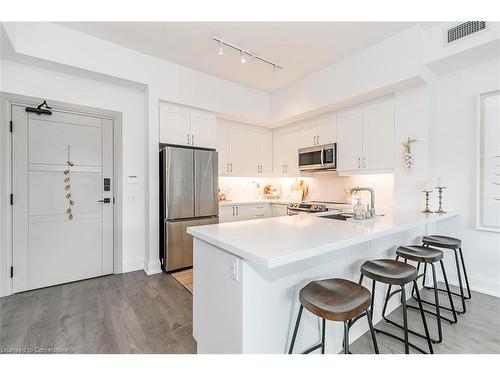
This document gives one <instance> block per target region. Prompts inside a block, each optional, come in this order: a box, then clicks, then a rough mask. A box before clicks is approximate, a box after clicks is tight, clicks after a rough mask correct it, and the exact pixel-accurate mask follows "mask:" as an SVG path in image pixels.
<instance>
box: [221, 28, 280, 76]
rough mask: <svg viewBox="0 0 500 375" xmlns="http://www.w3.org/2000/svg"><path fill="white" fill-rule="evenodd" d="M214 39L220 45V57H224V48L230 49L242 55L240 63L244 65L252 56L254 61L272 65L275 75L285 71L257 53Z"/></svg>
mask: <svg viewBox="0 0 500 375" xmlns="http://www.w3.org/2000/svg"><path fill="white" fill-rule="evenodd" d="M212 39H213V40H215V41H216V42H217V43H218V44H219V50H218V54H219V55H224V47H229V48H230V49H232V50H234V51H236V52H239V53H240V62H241V63H242V64H245V63H246V62H247V57H248V56H250V57H251V58H252V61H253V60H258V61H260V62H263V63H265V64H269V65H271V66H272V67H273V74H278V72H279V70H280V69H284V68H283V67H282V66H281V65H278V64H277V63H276V62H274V61H270V60H268V59H265V58H263V57H262V56H259V55H257V54H255V53H253V52H251V51H247V50H244V49H243V48H241V47H238V46H236V45H234V44H231V43H228V42H225V41H223V40H222V39H220V38H218V37H215V36H213V37H212Z"/></svg>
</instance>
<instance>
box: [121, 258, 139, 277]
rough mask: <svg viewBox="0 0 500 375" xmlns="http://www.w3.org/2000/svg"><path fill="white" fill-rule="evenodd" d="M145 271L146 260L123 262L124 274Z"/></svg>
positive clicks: (127, 260) (126, 260)
mask: <svg viewBox="0 0 500 375" xmlns="http://www.w3.org/2000/svg"><path fill="white" fill-rule="evenodd" d="M143 269H144V258H136V259H125V260H124V261H123V266H122V272H123V273H125V272H132V271H139V270H143Z"/></svg>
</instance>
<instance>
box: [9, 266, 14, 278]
mask: <svg viewBox="0 0 500 375" xmlns="http://www.w3.org/2000/svg"><path fill="white" fill-rule="evenodd" d="M13 277H14V266H11V267H10V278H11V279H12V278H13Z"/></svg>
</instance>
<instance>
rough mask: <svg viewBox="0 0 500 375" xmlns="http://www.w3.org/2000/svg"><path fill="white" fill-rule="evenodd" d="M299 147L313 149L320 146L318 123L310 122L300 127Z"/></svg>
mask: <svg viewBox="0 0 500 375" xmlns="http://www.w3.org/2000/svg"><path fill="white" fill-rule="evenodd" d="M299 129H300V133H299V147H300V148H303V147H311V146H316V145H318V144H319V143H318V141H317V137H318V127H317V122H315V121H308V122H304V123H302V124H300V125H299Z"/></svg>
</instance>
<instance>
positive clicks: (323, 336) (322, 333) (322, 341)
mask: <svg viewBox="0 0 500 375" xmlns="http://www.w3.org/2000/svg"><path fill="white" fill-rule="evenodd" d="M325 325H326V321H325V319H323V326H322V327H321V354H325Z"/></svg>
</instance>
